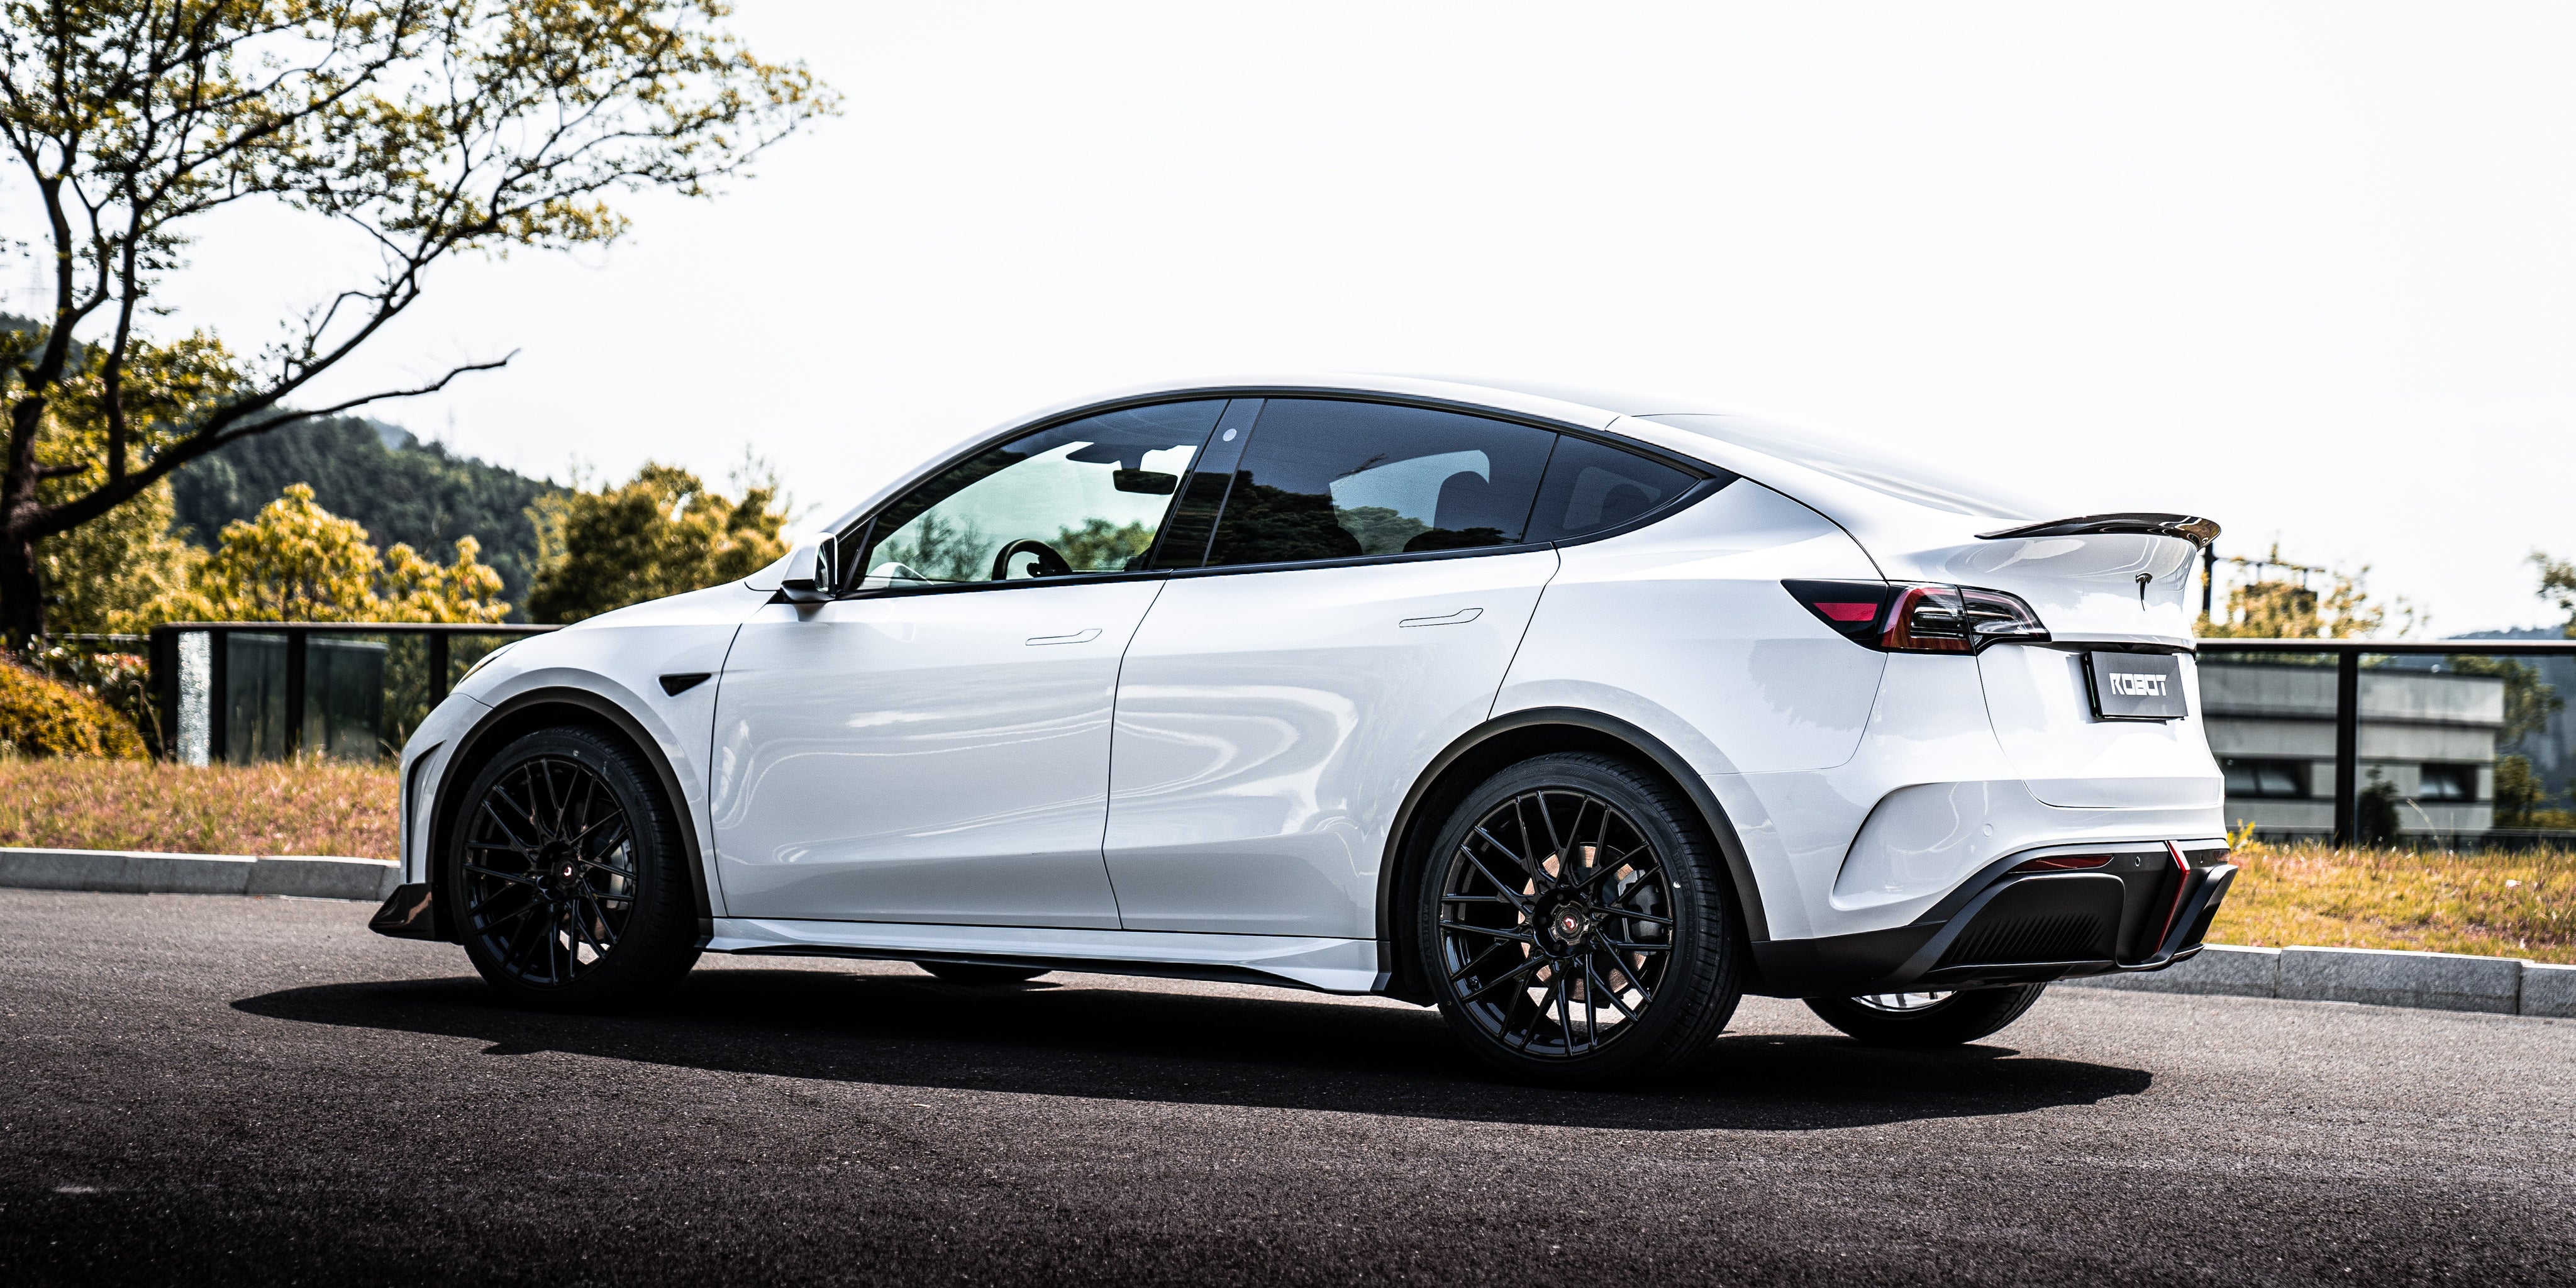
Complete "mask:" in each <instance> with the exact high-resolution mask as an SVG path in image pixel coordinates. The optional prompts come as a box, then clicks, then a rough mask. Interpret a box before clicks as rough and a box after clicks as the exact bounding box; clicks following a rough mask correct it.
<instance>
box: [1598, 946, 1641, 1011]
mask: <svg viewBox="0 0 2576 1288" xmlns="http://www.w3.org/2000/svg"><path fill="white" fill-rule="evenodd" d="M1617 973H1618V974H1622V975H1626V976H1627V977H1628V978H1629V979H1630V980H1631V981H1633V980H1635V979H1636V978H1637V974H1636V972H1635V971H1631V970H1624V969H1623V970H1621V971H1619V972H1617ZM1583 978H1584V979H1585V980H1587V981H1589V982H1588V983H1587V984H1586V986H1585V987H1584V990H1583V994H1584V998H1585V1000H1586V1001H1589V1000H1590V999H1591V996H1592V995H1593V994H1595V993H1601V994H1605V995H1607V996H1608V998H1609V1001H1610V1004H1611V1005H1612V1006H1615V1007H1617V1008H1619V1014H1621V1015H1623V1016H1626V1017H1627V1018H1629V1019H1632V1020H1633V1019H1635V1018H1637V1013H1636V1012H1635V1011H1632V1010H1629V1009H1628V1001H1627V999H1626V998H1623V997H1621V996H1619V994H1620V992H1621V991H1622V990H1620V989H1614V988H1612V987H1610V985H1609V983H1608V981H1606V980H1604V979H1602V978H1601V972H1599V971H1597V970H1594V969H1593V968H1592V958H1591V957H1590V956H1588V955H1587V956H1585V957H1584V959H1583ZM1637 991H1638V992H1640V993H1643V992H1645V991H1646V986H1645V985H1643V984H1639V985H1637ZM1596 1022H1597V1021H1596Z"/></svg>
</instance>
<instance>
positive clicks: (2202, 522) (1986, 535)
mask: <svg viewBox="0 0 2576 1288" xmlns="http://www.w3.org/2000/svg"><path fill="white" fill-rule="evenodd" d="M2112 532H2118V533H2134V534H2137V535H2139V536H2148V537H2180V538H2182V539H2183V540H2185V541H2188V542H2190V543H2192V544H2193V545H2195V546H2198V547H2200V548H2201V549H2203V550H2206V549H2208V548H2209V543H2210V542H2212V541H2216V540H2218V524H2217V523H2216V522H2215V521H2213V520H2210V519H2204V518H2201V517H2199V516H2198V515H2191V514H2079V515H2077V516H2075V517H2074V518H2072V519H2050V520H2048V521H2046V522H2044V523H2032V524H2026V525H2024V526H2022V527H2018V528H1999V529H1997V530H1995V531H1993V532H1980V533H1978V534H1977V535H1978V536H1979V537H1980V538H1983V539H1984V540H1987V541H2001V540H2003V539H2004V538H2006V537H2084V536H2092V535H2095V534H2098V533H2112Z"/></svg>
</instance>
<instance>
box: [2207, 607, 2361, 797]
mask: <svg viewBox="0 0 2576 1288" xmlns="http://www.w3.org/2000/svg"><path fill="white" fill-rule="evenodd" d="M2198 661H2199V665H2198V667H2197V669H2198V671H2199V673H2200V709H2201V717H2202V723H2203V725H2204V727H2205V728H2206V730H2207V732H2208V735H2209V751H2210V754H2211V755H2212V756H2215V757H2217V759H2218V768H2219V773H2220V774H2221V775H2223V776H2224V778H2225V780H2226V791H2227V804H2226V816H2227V826H2228V827H2229V828H2230V829H2231V830H2234V831H2240V832H2241V831H2245V830H2247V829H2251V830H2252V832H2253V834H2254V835H2256V836H2259V837H2262V838H2263V839H2265V840H2322V839H2324V838H2326V837H2328V836H2331V835H2333V834H2334V768H2335V660H2334V658H2333V657H2332V656H2330V655H2323V654H2293V655H2280V654H2264V653H2226V652H2221V651H2218V650H2217V649H2216V648H2214V647H2213V646H2212V645H2211V644H2209V643H2208V642H2204V643H2203V644H2202V646H2201V653H2200V657H2199V659H2198Z"/></svg>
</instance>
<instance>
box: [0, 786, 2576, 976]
mask: <svg viewBox="0 0 2576 1288" xmlns="http://www.w3.org/2000/svg"><path fill="white" fill-rule="evenodd" d="M10 845H15V846H62V847H66V848H73V849H95V850H170V851H178V852H183V853H197V854H337V855H346V856H349V857H352V858H370V859H390V858H395V857H397V849H396V844H395V794H394V773H393V771H392V769H390V768H388V767H384V766H378V765H354V764H346V763H341V762H336V761H318V760H308V761H305V762H302V763H300V764H266V765H215V766H209V767H206V768H202V769H192V768H188V767H185V766H180V765H172V764H168V763H166V762H152V761H134V760H125V761H117V760H99V759H86V760H82V759H64V758H55V757H42V758H36V757H5V756H0V846H10ZM2235 861H2236V862H2237V863H2238V864H2239V865H2241V866H2242V867H2243V868H2244V871H2243V872H2242V873H2241V874H2239V875H2238V876H2237V878H2236V888H2235V889H2234V891H2233V892H2231V893H2230V894H2229V896H2228V900H2227V906H2226V907H2225V908H2224V909H2222V910H2221V911H2220V913H2219V917H2218V921H2217V924H2216V925H2214V926H2212V927H2211V929H2210V936H2209V937H2210V941H2211V942H2213V943H2225V944H2245V945H2252V946H2259V947H2272V948H2277V947H2283V946H2286V945H2292V944H2307V945H2313V946H2317V947H2327V948H2402V949H2412V950H2415V951H2419V952H2441V953H2472V954H2476V955H2479V956H2489V957H2528V958H2530V959H2532V960H2533V961H2544V962H2561V963H2576V852H2571V851H2567V850H2536V851H2531V852H2528V853H2520V854H2493V853H2483V854H2474V853H2473V854H2456V853H2454V854H2445V853H2439V852H2429V851H2415V850H2381V849H2337V848H2334V847H2331V846H2325V845H2268V844H2264V843H2262V842H2253V843H2249V844H2247V845H2244V846H2241V847H2239V848H2238V850H2237V851H2236V859H2235Z"/></svg>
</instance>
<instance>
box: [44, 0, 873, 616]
mask: <svg viewBox="0 0 2576 1288" xmlns="http://www.w3.org/2000/svg"><path fill="white" fill-rule="evenodd" d="M729 14H730V9H729V6H728V5H726V4H725V3H724V0H93V2H91V3H84V4H67V3H63V2H62V0H0V141H5V142H6V144H7V152H8V154H9V156H11V157H12V158H14V159H15V161H16V162H17V163H18V164H19V165H20V166H21V167H22V168H23V169H24V171H25V174H26V177H27V179H28V180H29V184H28V187H29V190H30V191H31V193H32V195H33V196H34V198H35V200H36V202H37V204H38V205H39V206H40V208H41V213H42V216H43V223H44V227H45V230H46V231H45V236H46V241H47V243H48V245H47V247H46V250H47V252H48V255H47V260H48V262H49V265H50V268H51V279H52V280H51V285H52V293H53V308H52V309H51V311H50V313H49V314H48V315H47V316H46V317H44V318H43V319H41V320H42V322H43V329H42V331H41V333H40V334H39V335H37V336H34V337H31V338H27V339H25V340H16V339H13V340H11V341H9V342H8V343H9V349H8V351H7V352H6V353H5V354H0V359H5V361H0V400H5V402H6V404H7V408H8V425H7V443H6V451H5V453H0V642H15V641H23V640H25V639H26V638H27V637H29V636H31V635H34V634H36V633H38V632H40V631H41V630H42V629H43V628H44V624H45V608H44V600H43V588H42V577H41V572H40V570H39V566H38V555H37V551H36V547H37V543H38V542H40V541H42V540H44V539H45V538H47V537H50V536H53V535H55V534H57V533H61V532H68V531H70V530H72V529H74V528H78V527H80V526H81V525H83V524H86V523H90V522H92V521H94V520H96V519H98V518H99V517H100V516H102V515H104V514H107V513H108V512H109V511H111V510H114V509H116V508H117V507H118V506H121V505H124V504H126V503H127V502H130V501H132V500H133V499H134V498H135V497H137V496H139V495H141V494H142V493H143V492H144V491H145V490H146V489H149V488H150V487H151V486H152V485H153V484H155V483H157V482H159V481H160V480H161V479H163V478H165V477H167V476H168V475H169V474H170V472H171V471H173V470H175V469H177V468H179V467H180V466H181V465H184V464H186V463H187V462H189V461H191V460H195V459H198V458H201V457H203V456H205V455H206V454H207V453H209V452H212V451H214V450H216V449H218V448H220V447H222V446H224V445H225V444H227V443H230V442H234V441H237V440H240V439H243V438H246V437H249V436H251V435H254V434H259V433H262V432H265V431H269V430H273V429H276V428H278V427H280V426H282V425H286V424H289V423H291V422H294V421H298V420H303V419H309V418H314V417H324V416H331V415H336V414H339V413H341V412H345V411H348V410H350V409H352V408H356V407H359V406H363V405H366V404H369V403H373V402H377V401H380V400H382V399H386V398H395V397H403V396H407V395H412V394H420V393H427V392H430V391H432V390H436V389H439V388H443V387H444V386H445V385H446V384H447V383H448V382H449V381H450V380H453V379H454V378H456V377H457V376H459V375H461V374H464V373H465V372H468V371H477V370H486V369H490V368H493V367H498V366H500V365H502V363H503V362H506V361H507V359H506V358H502V359H496V360H492V361H486V362H474V363H467V364H465V365H462V366H459V367H455V368H453V369H451V370H449V371H448V372H447V373H446V374H444V375H442V376H439V377H438V378H436V379H434V380H430V381H426V382H424V383H422V384H421V385H418V386H416V387H413V388H409V389H394V390H384V391H381V392H377V393H370V394H362V395H359V396H356V397H351V398H347V399H344V400H341V401H339V402H336V403H331V404H328V405H324V406H317V407H307V408H303V409H293V408H290V406H289V401H290V400H292V399H295V398H297V397H298V396H299V395H301V394H303V393H304V392H305V391H307V390H308V388H309V387H310V386H312V384H313V383H314V382H315V381H316V380H318V379H320V378H321V377H322V376H323V375H324V374H325V373H326V372H328V371H330V370H331V369H332V368H333V367H334V366H336V365H338V364H339V363H340V362H341V361H342V360H344V359H346V358H347V357H348V356H349V355H350V354H351V353H353V352H355V351H356V350H357V349H358V348H359V347H361V346H362V345H364V344H366V343H367V342H368V341H369V340H370V339H372V338H373V337H374V336H375V335H376V334H377V333H378V332H380V331H381V330H383V329H384V327H385V326H386V325H387V324H388V323H390V322H392V321H393V320H394V319H395V318H396V317H398V316H400V315H401V314H402V312H403V311H404V310H406V309H408V308H409V307H411V305H412V304H413V303H414V302H415V301H417V300H418V299H419V298H420V295H421V292H422V291H423V290H424V289H425V287H426V283H427V281H428V270H430V269H431V268H432V267H433V266H435V265H436V264H438V263H439V262H440V261H441V260H444V259H446V258H447V257H448V256H450V255H452V254H455V253H458V252H478V251H479V252H483V253H487V254H496V255H497V254H506V253H508V252H509V251H510V250H511V249H513V248H519V247H534V248H539V249H561V248H568V247H575V246H582V245H596V244H601V243H606V242H609V241H613V240H614V239H615V238H616V237H618V236H619V235H620V234H621V233H622V232H623V231H624V230H625V228H626V220H625V218H624V217H623V216H621V215H620V214H618V213H617V211H616V210H615V209H613V208H612V207H611V205H610V204H609V203H610V199H611V197H613V196H615V195H617V194H621V193H632V192H636V191H640V190H644V189H651V188H659V189H664V190H668V191H674V192H678V193H681V194H683V195H688V196H704V195H707V194H708V193H709V192H710V191H711V190H712V188H713V186H714V185H715V184H716V183H717V182H718V181H720V180H722V179H723V178H725V177H726V176H729V175H732V174H735V173H738V172H740V171H741V170H742V169H743V168H744V166H746V165H747V164H748V163H749V161H750V160H751V159H752V158H753V157H754V156H756V155H757V154H758V153H760V152H761V151H762V150H763V149H764V148H766V147H768V146H769V145H770V144H772V143H775V142H776V141H777V140H779V139H780V138H782V137H784V136H786V135H787V134H788V133H789V132H791V131H792V130H794V129H796V128H797V127H798V126H799V125H801V124H803V123H804V122H806V121H808V120H810V119H811V118H813V117H814V116H815V115H816V114H817V113H822V112H828V111H832V110H834V108H835V102H834V99H833V95H832V93H831V91H830V90H828V89H827V88H825V87H823V86H822V85H820V84H819V83H818V82H816V81H815V79H814V78H813V77H812V76H811V75H810V74H809V73H807V72H806V71H805V70H804V68H803V67H801V66H796V65H782V64H775V63H767V62H763V61H761V60H760V59H758V58H755V57H753V56H752V54H751V53H750V52H749V51H748V50H746V49H745V48H744V47H743V46H742V44H741V43H740V42H739V41H737V40H735V39H734V38H733V37H731V36H730V35H727V34H726V33H725V32H724V31H723V30H722V26H723V22H724V20H725V19H726V18H727V17H728V16H729ZM246 200H261V201H268V202H272V203H275V204H277V205H280V206H283V207H285V208H287V209H291V210H294V211H299V212H302V213H305V214H308V215H312V216H315V217H318V218H320V219H322V220H326V221H331V222H334V223H337V224H339V225H341V226H343V227H345V228H348V229H350V230H352V231H353V232H354V233H355V234H356V235H357V237H358V238H359V239H360V240H362V241H363V242H364V243H365V244H366V245H368V246H370V247H372V248H373V249H374V250H375V252H376V255H375V269H374V271H373V272H372V273H370V274H367V275H364V276H362V277H361V278H359V279H358V280H355V281H352V282H350V283H348V284H347V285H346V286H345V288H344V289H341V290H339V291H337V292H335V293H333V294H331V295H329V296H328V298H326V299H323V300H321V301H319V302H318V303H316V304H315V305H314V306H313V307H312V308H310V309H308V310H306V311H305V312H304V313H303V315H302V316H300V317H297V318H294V319H290V320H289V321H288V322H287V324H286V326H285V328H284V331H283V334H282V338H281V339H280V340H279V341H278V342H277V343H276V344H274V345H272V346H270V347H268V348H267V349H265V350H263V351H262V352H261V353H259V354H258V355H256V357H255V358H253V359H250V360H243V359H240V358H238V357H236V356H235V355H234V354H233V353H231V352H230V351H229V350H227V349H226V348H225V347H224V346H223V345H222V344H221V342H220V341H218V340H217V339H215V338H214V337H212V336H208V335H205V334H202V333H200V334H196V335H191V336H188V337H185V338H181V339H177V340H167V339H164V340H159V341H156V340H154V339H152V338H150V337H147V336H146V335H144V334H143V333H142V330H141V329H140V328H139V327H138V325H137V323H138V321H139V320H141V319H147V318H149V317H150V316H152V314H153V312H154V309H155V306H154V304H153V303H152V297H153V292H154V290H155V289H156V288H157V287H158V285H159V284H160V282H161V281H162V280H163V279H164V278H165V277H166V276H167V275H168V274H169V273H171V272H173V271H175V270H178V269H180V268H182V267H184V266H185V263H184V259H183V252H184V251H185V250H186V248H187V246H188V243H189V241H190V238H191V236H192V235H193V234H192V230H193V229H195V228H197V227H199V226H201V225H202V224H203V223H204V222H205V219H204V217H205V216H207V215H209V214H211V213H213V212H216V211H219V210H221V209H223V208H224V207H227V206H230V205H233V204H235V203H238V202H242V201H246ZM92 325H94V326H95V328H96V329H95V331H94V332H93V334H92V335H91V337H90V343H88V344H87V345H85V346H76V344H75V339H74V333H75V332H76V331H77V330H79V329H81V328H83V327H84V326H92ZM76 347H77V348H78V349H80V351H81V353H80V357H79V359H78V361H76V360H75V350H76ZM156 397H160V398H162V401H160V402H158V403H156V402H155V401H154V400H155V398H156ZM48 439H50V440H52V442H51V446H50V447H48V446H47V442H46V440H48ZM65 480H76V481H74V482H71V483H69V484H68V485H64V486H57V487H55V488H51V489H49V488H47V487H46V486H44V485H45V484H47V483H48V482H52V483H56V484H58V485H60V484H64V481H65Z"/></svg>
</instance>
